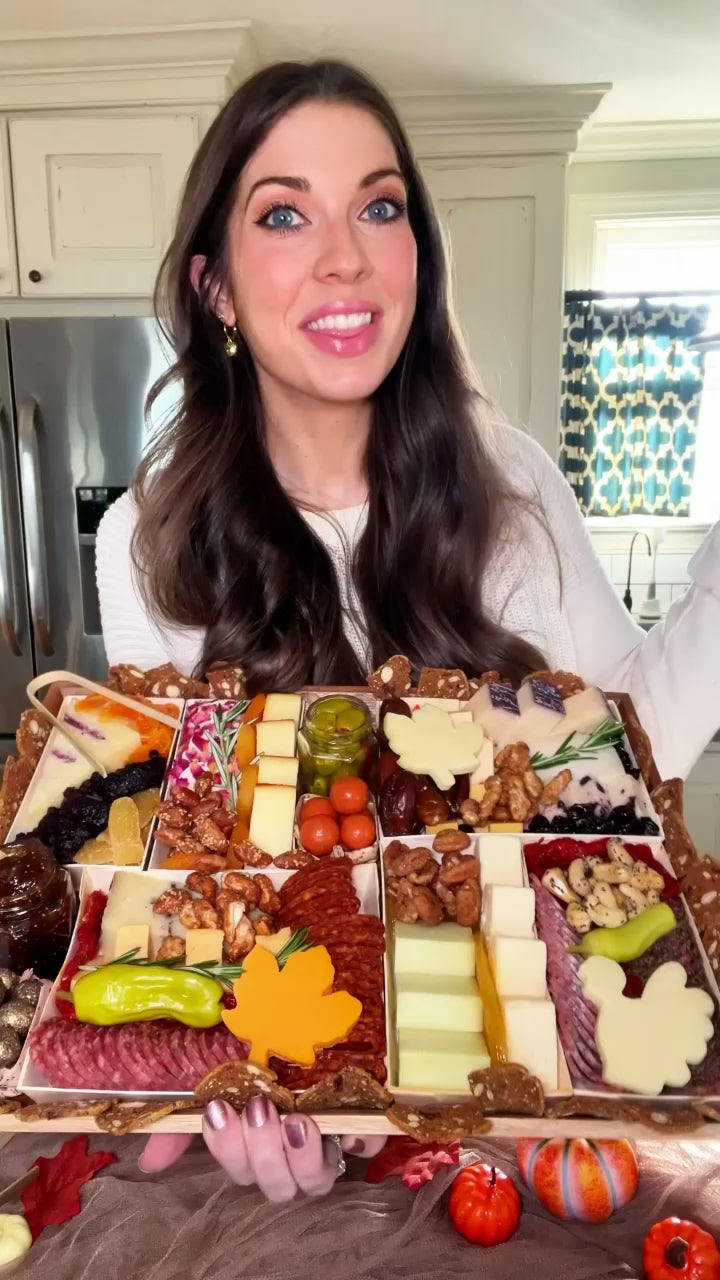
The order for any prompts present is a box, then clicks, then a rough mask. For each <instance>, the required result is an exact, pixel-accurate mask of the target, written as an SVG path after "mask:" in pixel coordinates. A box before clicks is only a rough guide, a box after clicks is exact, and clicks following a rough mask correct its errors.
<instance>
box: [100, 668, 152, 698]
mask: <svg viewBox="0 0 720 1280" xmlns="http://www.w3.org/2000/svg"><path fill="white" fill-rule="evenodd" d="M108 688H109V689H114V690H115V692H116V693H124V694H126V695H127V697H128V698H144V697H145V696H146V695H147V694H148V693H149V692H150V688H149V682H148V678H147V675H146V673H145V672H144V671H141V670H140V668H139V667H133V666H130V664H129V663H127V662H119V663H118V664H117V666H114V667H110V670H109V671H108Z"/></svg>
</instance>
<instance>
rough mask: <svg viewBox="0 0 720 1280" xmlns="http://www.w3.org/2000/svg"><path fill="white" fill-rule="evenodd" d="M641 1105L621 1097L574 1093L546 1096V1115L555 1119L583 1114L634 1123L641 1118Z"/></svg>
mask: <svg viewBox="0 0 720 1280" xmlns="http://www.w3.org/2000/svg"><path fill="white" fill-rule="evenodd" d="M639 1110H640V1108H639V1107H635V1106H633V1105H631V1104H628V1103H626V1102H623V1100H622V1099H621V1098H613V1097H607V1098H584V1097H582V1096H581V1095H580V1094H577V1093H574V1094H571V1095H570V1096H569V1097H567V1098H546V1099H545V1115H546V1116H547V1117H549V1118H551V1119H554V1120H568V1119H571V1118H572V1117H573V1116H582V1117H583V1118H584V1119H587V1120H626V1121H627V1122H628V1123H629V1124H632V1123H633V1122H634V1121H635V1120H637V1119H638V1118H639Z"/></svg>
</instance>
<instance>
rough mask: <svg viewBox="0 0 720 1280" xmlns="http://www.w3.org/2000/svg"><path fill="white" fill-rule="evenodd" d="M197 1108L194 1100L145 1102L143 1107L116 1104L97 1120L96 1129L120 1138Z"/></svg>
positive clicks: (180, 1099)
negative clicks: (173, 1115)
mask: <svg viewBox="0 0 720 1280" xmlns="http://www.w3.org/2000/svg"><path fill="white" fill-rule="evenodd" d="M195 1106H197V1103H196V1101H195V1099H194V1098H192V1099H189V1100H188V1099H185V1098H178V1099H176V1101H174V1102H172V1101H171V1102H147V1103H145V1104H144V1105H143V1106H140V1107H138V1106H135V1105H134V1103H125V1102H116V1103H115V1104H114V1105H113V1106H112V1107H110V1109H109V1110H108V1111H105V1112H104V1113H103V1114H102V1115H101V1116H100V1117H99V1119H98V1122H97V1126H98V1129H102V1130H103V1131H104V1132H105V1133H111V1134H112V1135H113V1137H115V1138H122V1137H124V1135H125V1134H126V1133H134V1132H136V1131H137V1130H138V1129H144V1128H146V1126H147V1125H149V1124H155V1121H156V1120H164V1119H165V1116H170V1115H172V1114H173V1112H175V1111H189V1110H190V1109H191V1107H195Z"/></svg>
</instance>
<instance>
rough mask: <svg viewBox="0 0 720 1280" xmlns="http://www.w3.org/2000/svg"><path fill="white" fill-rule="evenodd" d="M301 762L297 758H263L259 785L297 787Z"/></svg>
mask: <svg viewBox="0 0 720 1280" xmlns="http://www.w3.org/2000/svg"><path fill="white" fill-rule="evenodd" d="M299 768H300V761H299V760H298V758H297V756H261V757H260V760H259V761H258V776H257V780H258V783H260V784H264V785H266V786H273V787H297V780H298V771H299Z"/></svg>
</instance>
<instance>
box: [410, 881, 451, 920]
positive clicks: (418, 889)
mask: <svg viewBox="0 0 720 1280" xmlns="http://www.w3.org/2000/svg"><path fill="white" fill-rule="evenodd" d="M413 899H414V902H415V907H416V909H417V913H418V916H419V917H420V919H421V920H422V922H423V924H440V921H441V920H442V919H443V917H444V914H445V913H444V911H443V908H442V903H441V901H440V899H439V898H438V896H437V894H435V893H433V891H432V889H425V888H424V887H423V886H422V885H413Z"/></svg>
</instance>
